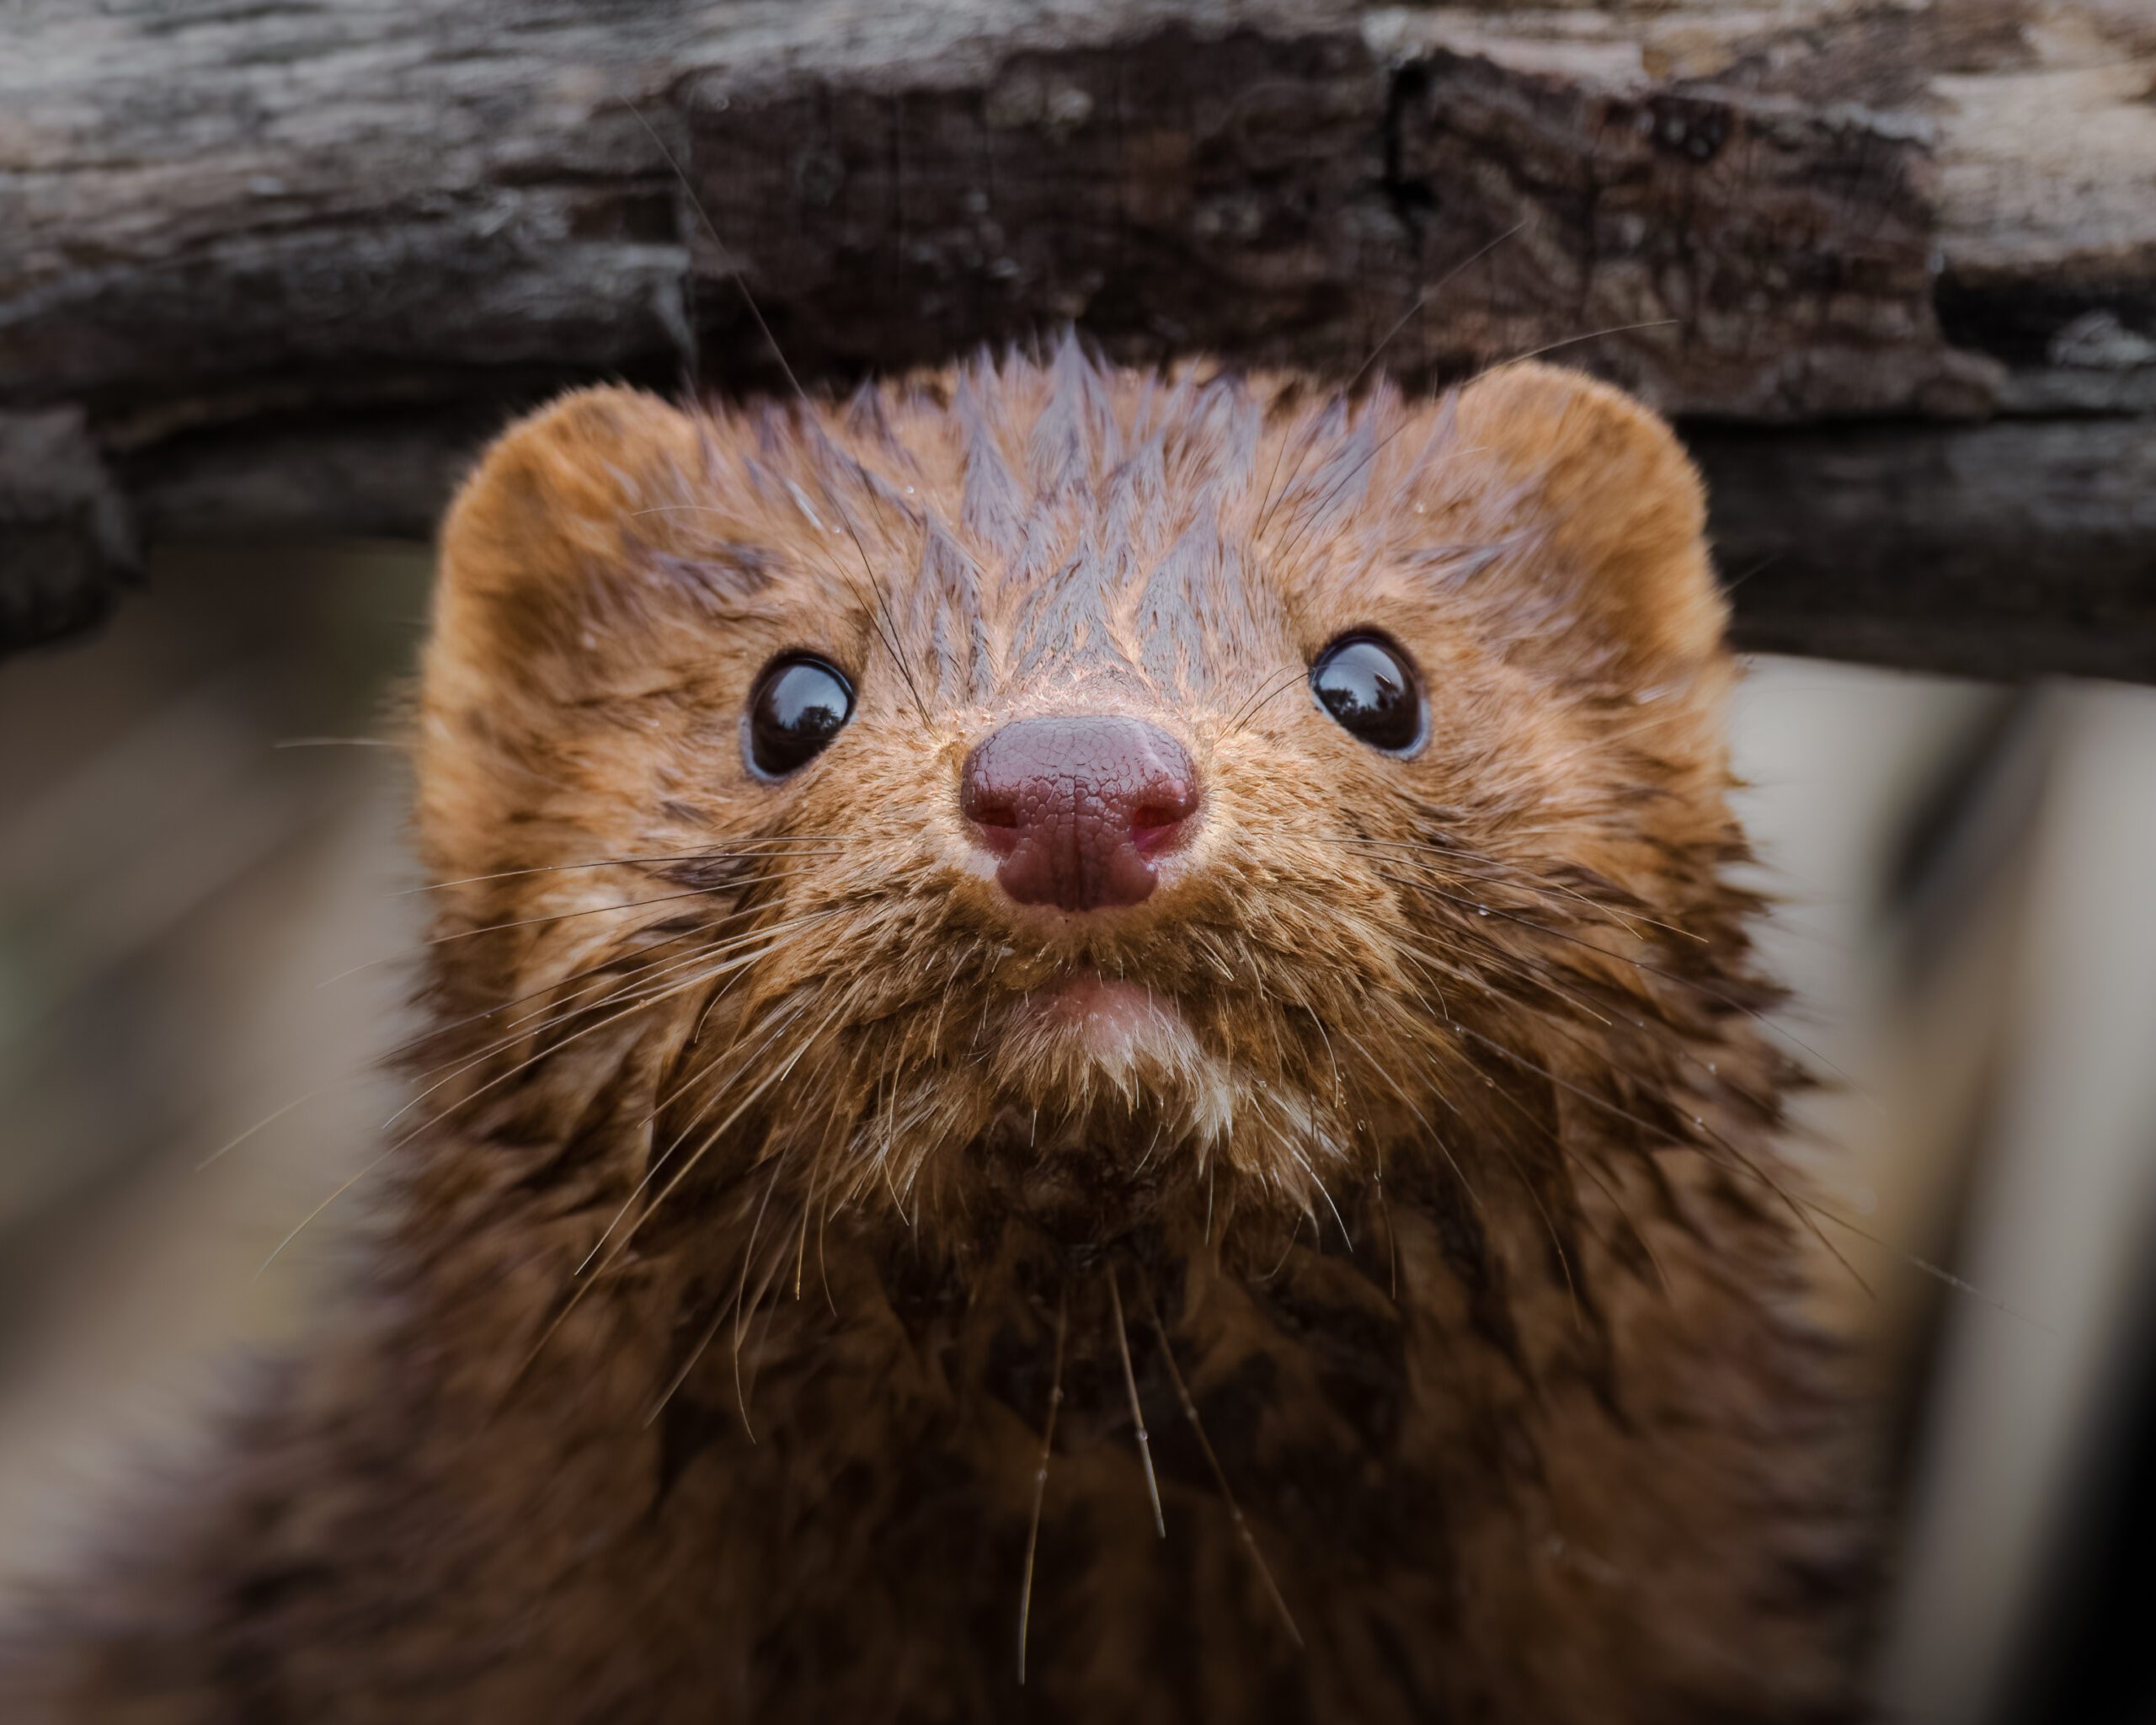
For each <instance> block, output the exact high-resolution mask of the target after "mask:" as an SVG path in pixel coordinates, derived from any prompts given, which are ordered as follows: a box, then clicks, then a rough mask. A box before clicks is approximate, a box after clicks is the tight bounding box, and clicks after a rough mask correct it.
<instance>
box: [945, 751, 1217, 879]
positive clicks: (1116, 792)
mask: <svg viewBox="0 0 2156 1725" xmlns="http://www.w3.org/2000/svg"><path fill="white" fill-rule="evenodd" d="M958 802H959V807H960V808H961V809H962V810H963V813H964V814H965V816H966V819H967V820H970V821H971V822H972V823H973V824H974V831H975V832H976V834H978V836H979V839H980V841H981V843H982V844H984V845H985V846H987V847H988V849H989V850H990V851H992V852H995V855H997V856H998V857H1001V858H1002V859H1003V860H1002V861H1001V863H999V864H997V866H996V870H995V879H996V880H997V882H998V883H999V884H1001V886H1002V888H1003V890H1004V891H1005V892H1006V893H1008V894H1010V895H1011V897H1012V898H1013V899H1014V900H1017V902H1018V903H1019V904H1022V905H1054V906H1056V908H1057V909H1059V910H1063V911H1099V910H1105V909H1108V908H1111V907H1113V906H1118V905H1135V904H1137V903H1138V902H1139V900H1142V899H1144V898H1145V896H1146V895H1148V894H1150V892H1151V891H1152V890H1153V884H1154V879H1153V870H1154V859H1155V857H1159V856H1161V854H1163V853H1164V852H1168V851H1171V850H1173V849H1174V848H1175V847H1176V846H1177V845H1178V844H1180V843H1181V842H1182V841H1183V839H1185V838H1186V837H1187V836H1188V835H1189V831H1190V829H1191V827H1192V825H1193V820H1192V818H1191V817H1192V816H1193V815H1194V814H1197V812H1198V774H1197V772H1196V770H1195V769H1194V768H1193V766H1191V764H1190V756H1189V755H1188V754H1187V753H1186V752H1185V751H1184V749H1183V746H1182V744H1180V743H1178V742H1177V741H1176V740H1175V739H1174V738H1173V737H1171V736H1170V735H1169V734H1167V733H1166V731H1164V730H1162V729H1160V727H1159V726H1157V725H1150V724H1145V723H1144V722H1143V721H1141V720H1139V719H1135V718H1109V717H1106V716H1102V717H1097V718H1091V717H1088V718H1020V719H1014V720H1012V721H1011V723H1010V724H1006V725H1005V726H1003V727H1002V728H1001V729H999V730H997V731H995V732H994V733H993V734H990V736H988V737H987V738H986V739H985V740H983V741H982V742H981V743H980V744H979V745H977V746H976V747H975V748H974V751H973V753H972V754H970V755H969V756H967V757H966V766H965V772H964V774H963V777H962V778H961V779H960V781H959V790H958Z"/></svg>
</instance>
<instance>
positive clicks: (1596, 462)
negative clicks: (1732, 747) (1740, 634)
mask: <svg viewBox="0 0 2156 1725" xmlns="http://www.w3.org/2000/svg"><path fill="white" fill-rule="evenodd" d="M1458 414H1459V431H1460V449H1461V451H1462V457H1463V464H1465V465H1470V466H1471V467H1473V468H1474V470H1475V471H1476V473H1477V475H1478V483H1477V486H1476V489H1477V490H1479V491H1481V494H1482V498H1483V505H1484V507H1485V509H1486V510H1487V511H1488V512H1489V513H1491V514H1493V515H1497V516H1499V517H1501V518H1502V519H1501V520H1499V521H1495V522H1492V524H1491V525H1492V527H1493V528H1494V529H1495V531H1494V532H1493V535H1492V537H1501V536H1502V535H1504V534H1506V533H1508V532H1514V533H1516V532H1518V531H1520V530H1521V529H1522V528H1529V529H1530V531H1531V537H1529V538H1528V539H1527V540H1526V541H1525V542H1524V545H1523V550H1524V558H1525V560H1526V562H1527V563H1528V565H1529V568H1530V569H1531V570H1532V571H1533V572H1534V574H1536V575H1537V576H1539V577H1540V579H1541V580H1543V581H1545V582H1549V583H1553V584H1556V589H1557V590H1556V593H1554V594H1553V595H1552V596H1555V597H1556V598H1558V599H1560V600H1561V602H1562V603H1563V605H1564V606H1565V608H1566V611H1569V612H1570V613H1571V614H1572V616H1574V617H1576V618H1577V619H1578V620H1579V621H1581V622H1584V623H1586V624H1587V625H1588V626H1589V627H1591V628H1593V629H1594V630H1595V632H1596V633H1597V634H1598V637H1599V638H1600V639H1601V641H1602V642H1603V643H1604V644H1605V645H1606V646H1607V647H1609V649H1613V650H1614V652H1615V653H1616V654H1618V655H1620V660H1621V662H1622V663H1624V664H1625V665H1626V666H1627V667H1628V668H1629V669H1630V670H1634V671H1635V672H1637V673H1641V674H1651V675H1660V674H1667V673H1671V672H1682V671H1684V670H1686V669H1689V668H1693V667H1696V666H1698V665H1700V664H1701V663H1702V662H1703V661H1705V660H1710V659H1716V658H1719V657H1720V656H1721V652H1722V644H1723V635H1724V631H1725V630H1726V627H1727V625H1728V621H1729V607H1728V605H1727V603H1726V601H1724V600H1723V598H1722V596H1721V591H1720V590H1719V589H1717V587H1716V585H1715V578H1714V571H1713V568H1712V565H1711V563H1710V560H1709V558H1708V555H1707V547H1706V538H1705V528H1706V504H1705V492H1704V490H1703V489H1702V487H1701V485H1700V476H1699V473H1698V470H1697V469H1695V468H1694V467H1693V465H1692V463H1691V461H1690V459H1689V457H1687V456H1686V455H1685V453H1684V449H1683V447H1682V446H1680V445H1679V444H1678V441H1677V438H1676V435H1675V434H1674V433H1673V432H1672V431H1671V430H1670V429H1669V425H1668V422H1667V421H1666V420H1664V419H1662V418H1661V416H1660V415H1658V414H1654V413H1652V412H1651V411H1649V410H1648V409H1646V408H1645V407H1643V406H1642V405H1641V404H1640V403H1638V402H1636V401H1634V400H1633V399H1632V398H1630V396H1627V395H1625V394H1624V393H1621V392H1620V391H1618V390H1615V389H1613V388H1611V387H1609V385H1608V384H1605V383H1599V382H1596V381H1595V380H1594V379H1593V378H1591V377H1587V376H1586V375H1585V374H1583V373H1582V372H1578V371H1565V370H1562V369H1561V368H1559V367H1557V366H1542V365H1535V364H1532V363H1518V364H1513V365H1508V366H1500V367H1498V368H1497V370H1495V371H1491V372H1489V373H1487V374H1486V375H1485V376H1483V377H1478V378H1476V380H1475V381H1474V382H1471V383H1469V384H1467V385H1466V386H1465V387H1463V388H1462V390H1461V391H1460V397H1459V402H1458Z"/></svg>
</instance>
